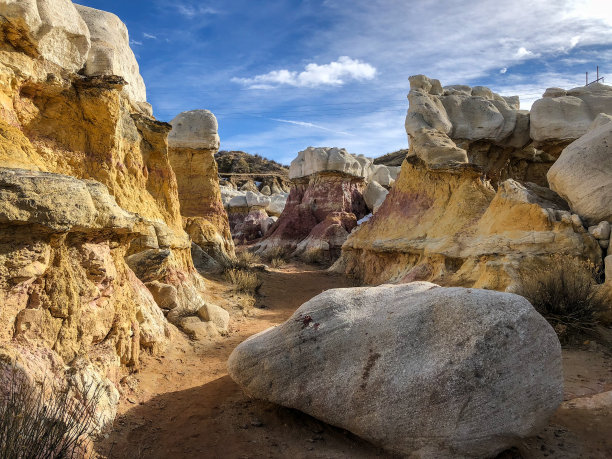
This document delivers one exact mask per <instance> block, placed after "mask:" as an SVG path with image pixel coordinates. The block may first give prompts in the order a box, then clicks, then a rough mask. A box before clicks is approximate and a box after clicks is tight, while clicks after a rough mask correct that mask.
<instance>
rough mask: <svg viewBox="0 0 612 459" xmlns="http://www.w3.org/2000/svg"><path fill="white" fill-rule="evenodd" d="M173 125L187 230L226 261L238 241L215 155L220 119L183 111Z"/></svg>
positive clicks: (171, 153) (172, 161) (176, 169)
mask: <svg viewBox="0 0 612 459" xmlns="http://www.w3.org/2000/svg"><path fill="white" fill-rule="evenodd" d="M170 124H171V125H172V131H171V132H170V135H169V137H168V143H169V150H168V153H169V158H170V164H171V165H172V169H173V170H174V173H175V174H176V178H177V183H178V193H179V200H180V204H181V215H182V216H183V220H184V225H185V230H186V231H187V233H188V234H189V236H190V237H191V239H192V241H193V242H194V243H195V244H197V245H198V246H199V247H200V248H201V249H202V250H204V251H205V252H206V253H207V254H208V255H209V256H211V257H212V258H213V259H215V260H217V262H219V263H222V264H223V263H226V262H227V261H228V260H230V259H231V258H233V257H234V244H233V242H232V236H231V233H230V226H229V222H228V219H227V214H226V212H225V209H224V208H223V202H222V200H221V192H220V190H219V178H218V174H217V163H216V162H215V158H214V155H215V153H216V152H217V150H218V149H219V135H218V134H217V129H218V125H217V119H216V118H215V116H214V115H213V114H212V113H211V112H210V111H208V110H192V111H189V112H183V113H180V114H179V115H177V116H176V117H175V118H174V119H173V120H172V121H171V122H170Z"/></svg>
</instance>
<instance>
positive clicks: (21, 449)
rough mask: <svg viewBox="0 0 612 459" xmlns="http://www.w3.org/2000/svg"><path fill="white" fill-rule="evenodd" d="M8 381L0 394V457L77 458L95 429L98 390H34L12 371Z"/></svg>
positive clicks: (45, 385) (85, 447)
mask: <svg viewBox="0 0 612 459" xmlns="http://www.w3.org/2000/svg"><path fill="white" fill-rule="evenodd" d="M9 378H10V380H9V381H7V384H6V385H5V386H4V387H3V388H2V390H1V391H0V457H3V458H4V457H6V458H9V457H11V458H13V457H14V458H26V457H28V458H29V457H32V458H39V457H40V458H42V457H44V458H56V457H57V458H60V457H79V456H80V453H82V452H83V451H85V450H86V449H87V446H88V443H89V437H88V436H89V434H91V433H92V432H93V431H94V430H95V429H96V428H97V421H96V418H95V407H96V405H97V403H98V402H99V399H100V396H101V393H102V392H101V391H102V388H101V387H99V386H94V385H91V386H89V387H86V388H85V389H84V391H82V392H81V391H76V392H75V389H74V388H72V389H62V388H58V387H55V386H53V385H50V384H47V383H46V382H44V383H43V385H42V387H37V386H34V385H33V384H32V383H31V382H30V381H29V380H28V379H27V378H26V376H24V375H23V374H22V373H21V372H19V371H18V370H17V369H16V368H15V367H13V368H12V370H11V375H10V376H9ZM46 394H47V395H46ZM75 397H76V398H75Z"/></svg>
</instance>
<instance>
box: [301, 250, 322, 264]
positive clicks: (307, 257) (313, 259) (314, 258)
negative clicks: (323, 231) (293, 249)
mask: <svg viewBox="0 0 612 459" xmlns="http://www.w3.org/2000/svg"><path fill="white" fill-rule="evenodd" d="M301 258H302V260H304V261H305V262H306V263H308V264H311V265H318V264H322V263H324V262H325V258H324V255H323V252H322V251H321V250H307V251H306V252H304V253H303V254H302V256H301Z"/></svg>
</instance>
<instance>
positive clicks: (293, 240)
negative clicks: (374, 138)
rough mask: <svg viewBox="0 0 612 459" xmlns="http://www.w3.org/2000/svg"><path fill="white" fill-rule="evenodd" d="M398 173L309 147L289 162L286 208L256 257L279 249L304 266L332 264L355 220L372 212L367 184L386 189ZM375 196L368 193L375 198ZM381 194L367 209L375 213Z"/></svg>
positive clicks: (345, 154) (333, 151)
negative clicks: (365, 193) (328, 262)
mask: <svg viewBox="0 0 612 459" xmlns="http://www.w3.org/2000/svg"><path fill="white" fill-rule="evenodd" d="M398 169H399V168H395V167H387V166H384V165H374V164H373V163H372V160H370V159H369V158H366V157H365V156H363V155H360V156H354V155H351V154H350V153H348V152H347V151H346V150H345V149H340V148H313V147H309V148H307V149H306V150H304V151H301V152H299V153H298V156H297V158H296V159H295V160H293V161H292V162H291V166H290V169H289V177H291V179H292V181H293V187H292V188H291V193H290V194H289V198H288V199H287V204H286V206H285V209H284V210H283V213H282V214H281V216H280V217H279V219H278V221H277V222H276V223H275V224H274V225H273V226H272V227H271V228H270V230H269V231H270V232H269V234H268V235H267V236H266V238H265V239H264V240H263V241H262V242H261V243H260V244H259V246H258V251H259V252H260V253H267V252H270V251H273V250H278V247H281V248H283V249H284V250H286V251H290V252H292V253H293V255H294V256H299V257H302V258H304V259H306V260H309V261H317V260H319V261H333V260H335V259H336V258H337V257H338V255H339V254H340V248H341V246H342V243H343V242H344V241H345V240H346V238H347V237H348V235H349V233H350V232H351V231H352V229H353V228H355V226H357V220H360V219H361V218H363V217H364V216H366V215H367V214H368V213H369V212H370V211H371V210H372V209H371V208H369V207H368V204H367V203H366V199H365V198H364V192H365V190H366V186H367V184H368V183H374V182H376V183H378V187H380V188H383V189H384V190H385V191H386V189H385V188H384V187H390V186H392V185H393V183H395V178H396V177H397V172H398ZM374 194H376V193H375V192H372V193H370V195H371V196H374ZM382 200H384V193H380V192H379V193H378V194H377V196H376V197H375V198H374V199H373V200H372V205H373V206H375V207H378V206H379V205H380V203H381V202H382Z"/></svg>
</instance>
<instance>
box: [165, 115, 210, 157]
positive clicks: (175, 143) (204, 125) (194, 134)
mask: <svg viewBox="0 0 612 459" xmlns="http://www.w3.org/2000/svg"><path fill="white" fill-rule="evenodd" d="M170 124H171V125H172V131H170V134H169V135H168V145H169V146H170V147H172V148H193V149H205V150H218V149H219V142H220V140H219V134H218V133H217V130H218V129H219V125H218V124H217V118H215V115H213V114H212V112H210V111H209V110H191V111H188V112H182V113H179V114H178V115H177V116H176V117H175V118H174V119H173V120H172V121H170Z"/></svg>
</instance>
